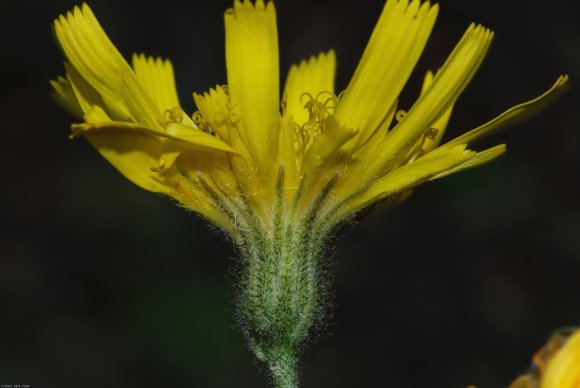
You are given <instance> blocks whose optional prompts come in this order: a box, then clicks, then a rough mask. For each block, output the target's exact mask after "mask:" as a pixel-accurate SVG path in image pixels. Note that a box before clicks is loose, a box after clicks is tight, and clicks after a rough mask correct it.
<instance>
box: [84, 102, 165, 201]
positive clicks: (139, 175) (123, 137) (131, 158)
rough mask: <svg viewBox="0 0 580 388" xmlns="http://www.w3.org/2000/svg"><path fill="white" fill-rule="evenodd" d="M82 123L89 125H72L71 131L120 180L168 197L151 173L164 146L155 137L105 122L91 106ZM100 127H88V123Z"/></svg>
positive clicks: (97, 108)
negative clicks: (105, 162) (85, 142)
mask: <svg viewBox="0 0 580 388" xmlns="http://www.w3.org/2000/svg"><path fill="white" fill-rule="evenodd" d="M85 119H86V120H87V121H88V122H89V123H83V124H74V125H73V131H75V132H77V133H78V132H82V133H83V135H84V136H85V137H86V139H87V140H88V141H89V142H90V143H91V144H92V145H93V147H95V148H96V149H97V151H99V153H100V154H101V155H103V157H104V158H105V159H107V161H109V163H111V164H112V165H113V166H114V167H115V168H116V169H117V170H119V172H120V173H121V174H123V176H125V177H126V178H127V179H129V180H130V181H131V182H133V183H135V184H136V185H137V186H139V187H141V188H143V189H145V190H149V191H153V192H158V193H166V194H167V193H168V192H169V191H170V189H169V188H168V187H167V186H166V185H164V184H163V182H162V181H161V180H160V175H159V174H157V173H156V172H153V171H152V169H153V168H155V167H157V166H158V165H159V160H160V158H161V156H162V154H163V149H164V144H163V142H162V141H161V140H160V139H159V138H157V137H156V136H154V135H152V134H150V133H148V132H146V131H138V130H136V129H135V128H134V125H133V124H130V123H122V122H113V121H108V122H106V120H107V119H108V117H107V115H106V114H105V112H104V111H103V110H102V109H101V108H99V107H97V106H95V107H94V109H93V110H91V111H89V112H88V113H87V114H86V116H85ZM94 120H96V121H100V122H101V124H98V125H95V124H91V123H90V122H92V121H94Z"/></svg>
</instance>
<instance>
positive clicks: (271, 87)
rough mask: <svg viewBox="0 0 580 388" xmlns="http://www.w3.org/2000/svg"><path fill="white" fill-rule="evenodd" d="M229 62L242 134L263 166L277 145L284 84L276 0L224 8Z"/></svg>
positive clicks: (264, 168) (268, 163) (230, 83)
mask: <svg viewBox="0 0 580 388" xmlns="http://www.w3.org/2000/svg"><path fill="white" fill-rule="evenodd" d="M225 27H226V66H227V75H228V87H229V92H230V98H231V103H232V106H233V107H235V108H237V109H238V110H239V112H240V115H241V119H240V121H239V123H238V128H239V131H240V137H241V139H242V141H243V142H244V144H245V145H246V147H247V148H248V150H249V151H250V153H251V155H252V156H253V158H254V160H255V161H256V162H257V163H258V165H259V166H260V167H261V169H262V171H269V170H270V168H269V167H270V166H271V164H272V160H274V158H275V153H276V150H277V146H278V141H277V137H278V127H279V123H280V109H279V103H280V89H279V88H280V86H279V82H280V81H279V77H280V74H279V65H278V32H277V27H276V11H275V9H274V4H273V3H272V2H269V3H268V4H267V5H265V4H264V1H263V0H257V1H256V3H255V6H254V5H253V4H252V3H251V2H250V1H249V0H244V2H243V3H242V2H241V1H240V0H235V2H234V7H233V8H232V9H229V10H227V11H226V13H225Z"/></svg>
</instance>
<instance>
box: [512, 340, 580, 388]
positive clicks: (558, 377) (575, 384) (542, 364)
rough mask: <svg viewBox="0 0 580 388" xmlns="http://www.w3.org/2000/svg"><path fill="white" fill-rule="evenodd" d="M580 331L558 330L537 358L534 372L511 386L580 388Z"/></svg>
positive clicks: (520, 387)
mask: <svg viewBox="0 0 580 388" xmlns="http://www.w3.org/2000/svg"><path fill="white" fill-rule="evenodd" d="M579 387H580V330H578V329H572V330H570V329H563V330H558V331H556V332H555V333H554V334H553V335H552V336H551V337H550V339H549V340H548V343H546V345H545V346H544V347H542V348H541V349H540V350H539V351H538V352H537V353H536V354H535V355H534V358H533V364H532V367H531V371H530V373H528V374H525V375H523V376H520V377H518V378H517V379H516V380H515V381H514V382H513V383H512V384H511V385H510V386H509V388H579Z"/></svg>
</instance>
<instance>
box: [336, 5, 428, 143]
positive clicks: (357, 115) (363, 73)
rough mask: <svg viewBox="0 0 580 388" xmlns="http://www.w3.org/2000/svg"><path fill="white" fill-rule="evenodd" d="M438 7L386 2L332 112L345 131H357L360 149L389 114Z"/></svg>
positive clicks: (420, 48) (412, 66)
mask: <svg viewBox="0 0 580 388" xmlns="http://www.w3.org/2000/svg"><path fill="white" fill-rule="evenodd" d="M437 12H438V6H437V5H434V6H433V7H430V4H429V2H426V3H424V4H422V5H421V2H420V1H419V0H413V1H412V2H411V3H410V4H409V2H408V1H407V0H389V1H387V3H386V5H385V8H384V10H383V13H382V14H381V17H380V19H379V21H378V23H377V25H376V27H375V29H374V31H373V34H372V36H371V39H370V41H369V43H368V45H367V48H366V49H365V52H364V54H363V57H362V59H361V61H360V63H359V65H358V67H357V69H356V71H355V74H354V76H353V77H352V79H351V81H350V83H349V85H348V87H347V88H346V90H345V91H344V94H343V96H342V99H341V101H340V103H339V105H338V107H337V109H336V117H337V119H338V121H339V122H341V123H342V124H343V125H345V126H347V127H349V128H354V129H360V130H361V133H360V135H359V136H358V143H359V144H361V143H364V142H365V141H366V140H367V139H368V138H369V137H370V136H372V135H373V134H374V133H375V131H376V130H377V129H378V128H379V127H380V125H381V123H382V122H383V121H384V120H385V117H386V116H387V113H388V112H390V111H392V109H393V106H394V105H395V103H396V100H397V98H398V96H399V94H400V92H401V90H402V88H403V86H404V85H405V83H406V82H407V80H408V78H409V76H410V74H411V72H412V71H413V68H414V67H415V64H416V63H417V60H418V59H419V56H420V55H421V52H422V51H423V48H424V47H425V44H426V42H427V39H428V38H429V35H430V33H431V30H432V28H433V25H434V23H435V19H436V17H437Z"/></svg>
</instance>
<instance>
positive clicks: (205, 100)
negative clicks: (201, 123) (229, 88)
mask: <svg viewBox="0 0 580 388" xmlns="http://www.w3.org/2000/svg"><path fill="white" fill-rule="evenodd" d="M193 99H194V101H195V105H197V109H199V111H200V113H201V114H202V116H203V119H204V120H207V122H208V124H209V125H211V127H212V128H213V130H214V131H215V132H216V133H217V134H218V135H219V137H220V138H221V139H224V140H225V141H228V142H229V141H230V140H231V134H230V132H229V129H230V128H231V125H228V120H230V119H229V118H228V114H229V113H230V112H229V108H228V104H229V97H228V95H227V93H226V89H225V88H224V87H223V86H220V85H217V86H216V87H215V89H214V88H211V89H210V90H209V92H206V93H204V94H203V95H201V94H197V93H193ZM235 135H236V134H235V133H234V136H235Z"/></svg>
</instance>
